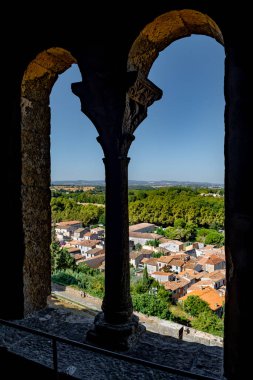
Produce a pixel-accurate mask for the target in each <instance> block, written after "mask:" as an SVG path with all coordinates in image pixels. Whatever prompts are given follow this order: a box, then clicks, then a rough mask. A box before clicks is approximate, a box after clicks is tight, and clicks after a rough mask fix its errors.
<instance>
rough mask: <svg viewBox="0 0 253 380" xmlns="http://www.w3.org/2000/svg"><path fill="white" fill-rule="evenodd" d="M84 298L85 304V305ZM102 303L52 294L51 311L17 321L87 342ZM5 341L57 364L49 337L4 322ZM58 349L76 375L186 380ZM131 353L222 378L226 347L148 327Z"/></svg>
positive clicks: (0, 335) (64, 366) (0, 341)
mask: <svg viewBox="0 0 253 380" xmlns="http://www.w3.org/2000/svg"><path fill="white" fill-rule="evenodd" d="M77 298H78V296H77ZM76 302H78V303H79V302H80V299H77V301H76ZM84 302H86V306H85V305H84ZM96 303H97V305H96ZM99 307H100V304H99V301H98V300H96V299H95V300H93V299H92V298H89V297H85V301H84V300H83V304H81V302H80V304H79V305H77V304H73V303H71V302H68V301H66V300H64V299H57V298H56V296H53V297H50V298H49V302H48V307H47V308H46V309H44V310H42V311H40V312H38V313H35V314H32V315H30V316H29V317H27V318H25V319H23V320H20V321H16V322H18V323H19V324H22V325H25V326H28V327H31V328H35V329H38V330H41V331H44V332H48V333H51V334H55V335H58V336H62V337H66V338H69V339H71V340H75V341H78V342H85V337H86V332H87V331H88V330H89V329H90V328H91V326H92V323H93V319H94V316H95V315H96V309H99ZM146 327H148V326H146ZM0 345H3V346H7V347H8V349H10V350H11V351H13V352H16V353H20V354H21V355H23V356H25V357H27V358H30V359H33V360H35V361H38V362H40V363H42V364H44V365H46V366H52V345H51V341H50V340H48V339H45V338H43V337H38V336H35V335H31V334H27V333H25V332H20V331H17V330H14V329H13V328H9V327H5V326H0ZM57 349H58V365H59V369H60V371H62V372H65V373H69V374H72V376H74V377H76V378H78V379H96V380H100V379H101V380H107V379H112V380H114V379H120V380H124V379H130V380H131V379H138V380H142V379H178V380H183V379H186V378H187V377H185V376H183V377H182V376H178V375H175V374H168V373H165V372H162V371H158V370H154V369H151V368H148V367H144V366H142V365H137V364H133V363H128V362H125V361H122V360H118V359H115V358H111V357H108V356H105V355H102V354H97V353H94V352H91V351H89V350H84V349H79V348H73V347H71V346H69V345H66V344H62V343H57ZM126 354H127V355H129V356H133V357H137V358H141V359H145V360H148V361H153V362H156V363H159V364H163V365H167V366H170V367H174V368H179V369H181V370H185V371H189V372H192V373H196V374H201V375H205V376H210V377H212V378H215V379H221V371H222V348H220V347H217V346H206V345H203V344H199V343H193V342H185V341H182V340H179V339H175V338H172V337H170V336H163V335H160V334H158V333H154V332H151V331H147V332H146V333H145V334H143V335H142V336H141V337H140V339H139V341H138V343H136V344H135V345H134V346H133V347H132V348H131V349H130V350H129V351H128V352H126Z"/></svg>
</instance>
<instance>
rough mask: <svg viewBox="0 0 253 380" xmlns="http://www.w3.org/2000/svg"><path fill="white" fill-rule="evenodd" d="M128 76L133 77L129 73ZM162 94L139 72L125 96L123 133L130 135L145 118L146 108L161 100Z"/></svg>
mask: <svg viewBox="0 0 253 380" xmlns="http://www.w3.org/2000/svg"><path fill="white" fill-rule="evenodd" d="M128 74H129V75H131V77H133V75H132V72H131V71H129V72H128ZM162 94H163V92H162V90H161V89H160V88H159V87H157V86H156V85H155V84H154V83H153V82H151V81H150V80H149V79H148V78H146V76H145V75H144V74H143V73H142V72H140V71H139V72H138V73H137V75H136V79H135V82H134V84H133V85H132V86H130V88H129V89H128V92H127V95H126V106H125V113H124V119H123V131H124V132H125V133H129V134H131V135H132V134H133V133H134V131H135V129H136V128H137V127H138V125H139V124H140V123H141V122H142V121H143V120H144V119H145V118H146V116H147V109H148V107H149V106H151V104H153V103H154V102H155V101H156V100H159V99H161V97H162Z"/></svg>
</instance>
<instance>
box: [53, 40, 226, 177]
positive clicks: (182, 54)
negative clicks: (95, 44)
mask: <svg viewBox="0 0 253 380" xmlns="http://www.w3.org/2000/svg"><path fill="white" fill-rule="evenodd" d="M149 79H150V80H152V81H153V82H154V83H155V84H156V85H157V86H158V87H160V88H161V89H162V90H163V97H162V99H161V100H160V101H158V102H155V103H154V104H153V105H152V106H151V107H149V110H148V117H147V118H146V120H144V121H143V122H142V123H141V124H140V126H139V127H138V128H137V130H136V132H135V137H136V138H135V141H134V142H133V144H132V146H131V148H130V151H129V157H131V161H130V165H129V178H130V179H134V180H174V181H200V182H202V181H203V182H213V183H223V180H224V105H225V102H224V94H223V82H224V49H223V47H222V46H221V45H219V44H218V43H217V42H216V41H215V40H214V39H212V38H210V37H205V36H192V37H188V38H183V39H181V40H178V41H176V42H174V43H173V44H172V45H170V46H169V47H168V48H167V49H165V50H164V51H163V52H161V53H160V55H159V57H158V58H157V59H156V61H155V62H154V64H153V66H152V68H151V71H150V74H149ZM80 80H81V76H80V72H79V70H78V67H77V65H73V66H72V67H71V68H70V69H69V70H67V71H66V72H65V73H63V74H62V75H61V76H59V78H58V80H57V82H56V84H55V85H54V87H53V90H52V93H51V97H50V105H51V113H52V115H51V178H52V180H78V179H86V180H95V179H104V167H103V163H102V158H103V153H102V149H101V147H100V145H99V144H98V142H97V141H96V137H97V132H96V129H95V127H94V126H93V125H92V122H91V121H90V120H89V119H88V118H87V117H86V116H85V115H84V114H83V113H82V112H81V110H80V101H79V99H78V98H77V97H76V96H74V95H73V94H72V92H71V88H70V86H71V83H73V82H78V81H80Z"/></svg>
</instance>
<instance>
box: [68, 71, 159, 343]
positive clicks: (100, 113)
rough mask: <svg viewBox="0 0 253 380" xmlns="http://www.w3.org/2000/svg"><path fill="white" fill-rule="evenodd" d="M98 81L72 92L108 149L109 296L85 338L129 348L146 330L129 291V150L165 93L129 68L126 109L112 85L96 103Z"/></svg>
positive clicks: (100, 141)
mask: <svg viewBox="0 0 253 380" xmlns="http://www.w3.org/2000/svg"><path fill="white" fill-rule="evenodd" d="M106 75H107V74H106ZM100 78H103V82H102V81H100V83H99V85H98V88H99V90H100V91H101V89H102V88H104V86H106V85H107V83H109V81H108V80H104V79H105V78H106V76H104V77H103V75H102V74H101V76H100ZM95 80H96V79H95ZM95 80H94V81H92V82H91V84H90V83H89V82H87V85H86V87H85V86H83V85H82V83H76V84H73V85H72V91H73V92H74V93H75V94H76V95H77V96H79V97H80V100H81V104H82V111H83V112H84V113H85V114H86V115H87V116H89V117H90V119H91V120H92V121H93V123H94V124H95V126H96V128H97V130H98V132H99V137H98V141H99V143H100V144H101V146H102V148H103V151H104V154H105V158H104V164H105V177H106V238H105V296H104V300H103V304H102V312H100V313H99V314H98V315H97V316H96V317H95V320H94V325H93V328H92V329H91V330H90V331H88V333H87V339H88V340H90V341H92V342H94V343H96V344H100V345H103V346H105V347H110V348H116V349H120V350H126V349H128V348H129V347H130V345H131V344H132V342H133V341H135V340H136V339H137V337H138V336H139V334H140V333H141V332H143V331H144V330H145V328H144V327H143V326H142V325H140V324H139V322H138V318H137V316H135V315H133V306H132V301H131V296H130V273H129V221H128V163H129V158H128V157H127V154H128V150H129V148H130V145H131V143H132V141H133V139H134V136H133V132H134V130H135V129H136V127H137V126H138V125H139V124H140V122H141V121H142V120H143V119H144V118H145V117H146V115H147V107H148V106H149V105H150V104H152V103H153V102H154V100H157V99H159V98H160V97H161V90H159V89H158V88H157V87H156V86H155V85H153V84H152V83H151V82H150V81H149V80H147V79H145V78H144V77H143V76H141V74H140V73H139V74H138V75H137V73H130V74H129V81H131V82H132V83H133V82H134V84H133V85H132V86H131V87H130V88H129V90H128V92H127V94H126V98H124V107H123V113H122V112H121V110H122V106H121V105H120V104H119V101H118V98H117V97H116V98H115V99H114V98H113V97H112V94H114V93H116V91H112V89H111V88H110V89H108V88H106V87H105V88H104V91H107V93H108V96H107V97H106V96H103V97H102V98H101V104H100V97H99V96H96V97H94V98H93V99H94V101H93V103H92V101H91V99H92V96H93V95H94V93H95V92H94V88H95V87H96V84H95ZM124 80H125V77H124ZM110 83H111V81H110ZM89 86H90V88H89ZM88 91H90V95H89V96H88ZM113 105H114V107H113Z"/></svg>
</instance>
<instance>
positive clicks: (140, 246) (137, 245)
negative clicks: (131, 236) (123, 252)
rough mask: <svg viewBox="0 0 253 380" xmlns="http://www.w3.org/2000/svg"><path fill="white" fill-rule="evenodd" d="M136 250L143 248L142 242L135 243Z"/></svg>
mask: <svg viewBox="0 0 253 380" xmlns="http://www.w3.org/2000/svg"><path fill="white" fill-rule="evenodd" d="M134 248H135V250H136V251H140V250H141V249H142V245H141V244H140V243H137V244H135V246H134Z"/></svg>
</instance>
